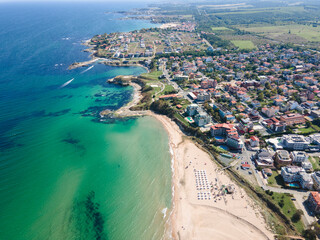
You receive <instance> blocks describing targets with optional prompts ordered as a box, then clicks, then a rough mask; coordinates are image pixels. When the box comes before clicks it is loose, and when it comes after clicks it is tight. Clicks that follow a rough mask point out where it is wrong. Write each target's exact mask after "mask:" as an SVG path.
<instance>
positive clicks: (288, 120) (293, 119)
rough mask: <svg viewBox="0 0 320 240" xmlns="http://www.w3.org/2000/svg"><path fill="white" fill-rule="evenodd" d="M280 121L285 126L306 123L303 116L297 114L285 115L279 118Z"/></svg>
mask: <svg viewBox="0 0 320 240" xmlns="http://www.w3.org/2000/svg"><path fill="white" fill-rule="evenodd" d="M280 121H282V122H284V123H285V124H286V125H287V126H292V125H294V124H304V123H305V122H306V120H305V118H304V116H303V115H301V114H299V113H289V114H287V115H282V116H280Z"/></svg>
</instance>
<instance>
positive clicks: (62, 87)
mask: <svg viewBox="0 0 320 240" xmlns="http://www.w3.org/2000/svg"><path fill="white" fill-rule="evenodd" d="M137 7H144V5H143V4H142V3H132V2H131V3H130V2H129V3H123V2H118V3H110V2H108V3H101V2H100V3H98V2H97V3H96V2H90V3H89V2H77V3H75V2H73V3H71V2H59V3H55V2H47V3H41V2H34V3H23V2H20V3H0V50H1V51H0V226H1V227H0V240H69V239H70V240H71V239H72V240H73V239H75V240H76V239H77V240H78V239H79V240H80V239H83V240H106V239H111V240H126V239H128V240H129V239H130V240H143V239H146V240H151V239H154V240H158V239H165V238H168V235H170V233H169V232H168V227H167V225H170V224H169V222H168V221H169V216H170V209H171V198H172V190H171V187H172V184H171V155H170V151H169V146H168V136H167V133H166V132H165V131H164V129H163V127H162V126H161V124H160V123H159V122H157V121H156V120H155V119H153V118H151V117H140V118H129V119H108V120H107V121H100V120H99V118H98V117H97V116H98V113H99V111H101V110H103V109H110V110H115V109H118V108H120V107H121V106H123V105H125V104H126V103H128V102H129V101H130V99H131V98H132V94H133V89H132V87H119V86H116V85H111V84H108V83H106V80H107V79H109V78H112V77H115V76H117V75H129V74H130V75H139V74H141V73H143V72H145V71H146V70H145V69H143V68H140V67H111V66H106V65H103V64H99V63H94V64H91V65H89V66H87V67H84V68H78V69H73V70H68V69H67V68H68V66H69V65H70V64H72V63H73V62H80V61H87V60H89V59H90V56H89V53H88V52H85V51H84V49H85V48H86V47H85V46H84V45H82V43H83V42H84V41H85V40H87V39H90V38H91V37H92V36H94V35H96V34H102V33H110V32H121V31H131V30H136V29H141V28H148V27H154V26H156V25H154V24H151V23H150V22H147V21H142V20H120V18H121V17H123V15H121V14H118V13H115V12H116V11H125V10H129V9H132V8H137Z"/></svg>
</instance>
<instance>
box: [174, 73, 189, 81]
mask: <svg viewBox="0 0 320 240" xmlns="http://www.w3.org/2000/svg"><path fill="white" fill-rule="evenodd" d="M173 80H174V81H185V80H189V76H187V75H180V74H177V75H174V76H173Z"/></svg>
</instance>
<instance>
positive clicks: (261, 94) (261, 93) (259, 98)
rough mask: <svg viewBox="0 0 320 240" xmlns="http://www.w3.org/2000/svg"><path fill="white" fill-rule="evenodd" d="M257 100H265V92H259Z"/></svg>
mask: <svg viewBox="0 0 320 240" xmlns="http://www.w3.org/2000/svg"><path fill="white" fill-rule="evenodd" d="M257 100H258V101H263V100H264V95H263V92H260V93H259V94H258V97H257Z"/></svg>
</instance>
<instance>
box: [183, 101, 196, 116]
mask: <svg viewBox="0 0 320 240" xmlns="http://www.w3.org/2000/svg"><path fill="white" fill-rule="evenodd" d="M198 110H199V106H198V105H197V104H190V105H189V106H187V110H186V112H187V114H188V116H194V115H196V114H197V113H198Z"/></svg>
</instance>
